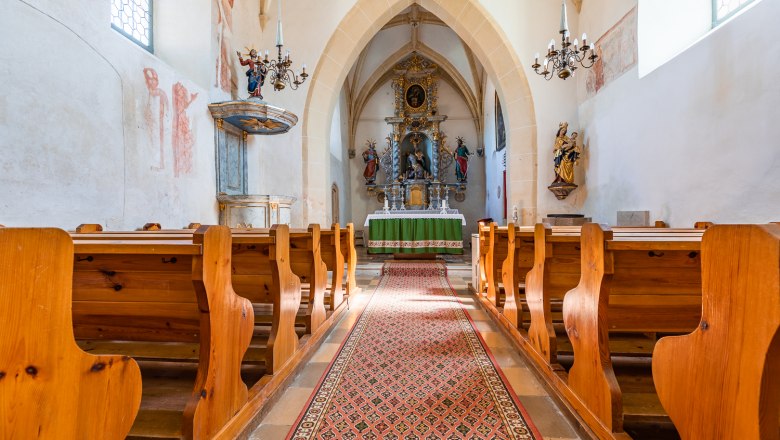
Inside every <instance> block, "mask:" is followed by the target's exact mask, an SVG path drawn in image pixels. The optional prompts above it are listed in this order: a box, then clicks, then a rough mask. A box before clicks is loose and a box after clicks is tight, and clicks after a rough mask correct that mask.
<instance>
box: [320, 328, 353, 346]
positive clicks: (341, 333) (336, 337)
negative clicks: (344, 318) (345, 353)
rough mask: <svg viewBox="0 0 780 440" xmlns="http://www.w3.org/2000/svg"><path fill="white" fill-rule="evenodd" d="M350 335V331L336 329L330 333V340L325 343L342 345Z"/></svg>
mask: <svg viewBox="0 0 780 440" xmlns="http://www.w3.org/2000/svg"><path fill="white" fill-rule="evenodd" d="M348 334H349V329H347V328H338V327H336V328H334V329H333V330H331V331H330V334H329V335H328V338H327V339H325V342H330V343H333V344H340V343H341V342H342V341H344V338H346V337H347V335H348Z"/></svg>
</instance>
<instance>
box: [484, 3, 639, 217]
mask: <svg viewBox="0 0 780 440" xmlns="http://www.w3.org/2000/svg"><path fill="white" fill-rule="evenodd" d="M588 1H590V0H588ZM610 1H614V2H615V3H619V2H621V1H624V0H610ZM480 3H482V6H483V7H484V8H485V9H486V10H487V11H488V12H489V13H490V15H491V16H492V18H493V19H494V20H496V22H497V23H498V24H499V26H500V27H501V29H502V30H503V32H504V33H505V34H506V36H507V39H508V40H509V41H510V42H511V43H512V47H513V48H514V50H515V52H516V53H517V55H518V57H519V58H520V61H521V62H522V63H523V66H524V67H525V73H526V75H527V76H528V83H529V86H530V89H531V96H532V99H533V109H534V115H535V118H536V129H537V135H536V139H530V140H526V139H522V140H519V142H531V143H536V151H537V157H536V158H528V157H523V156H520V155H517V154H509V153H508V158H509V160H508V163H507V180H508V182H507V185H510V188H512V187H515V188H517V187H518V185H525V184H527V182H525V181H526V179H528V176H530V175H533V174H534V172H535V171H536V172H537V174H536V175H537V179H538V180H537V185H536V194H537V216H536V217H537V220H541V218H542V217H544V216H546V215H547V214H549V213H578V212H581V210H582V209H581V207H582V204H583V200H582V196H583V194H576V193H577V192H578V191H580V189H582V188H580V189H577V190H576V191H575V192H574V193H572V195H571V196H569V198H567V199H566V200H564V201H560V200H557V199H556V198H555V196H554V195H553V194H552V193H551V192H550V191H549V190H548V189H547V185H549V184H550V183H552V181H553V180H554V179H555V173H554V172H553V170H552V165H551V164H552V150H553V142H554V140H555V132H556V131H557V129H558V124H559V123H560V122H562V121H568V122H569V127H570V128H571V129H574V128H576V127H578V126H579V121H578V114H577V103H576V93H577V86H576V81H575V80H573V79H569V80H566V81H562V80H560V79H558V78H557V77H556V78H553V79H551V80H550V81H545V80H544V78H542V77H541V76H539V75H537V74H536V73H534V71H533V69H531V67H530V66H531V64H532V63H531V62H532V60H533V56H534V54H535V53H536V52H540V55H541V56H542V57H543V56H544V53H545V52H546V48H547V45H548V44H549V43H550V40H551V39H553V38H554V39H555V40H556V46H559V45H560V34H559V33H558V29H559V24H560V14H561V3H560V2H559V1H544V2H540V1H536V0H490V1H481V2H480ZM585 3H587V1H586V2H585ZM566 4H567V9H568V17H569V28H570V32H571V35H572V36H578V35H580V34H581V33H582V31H583V30H585V31H586V32H590V31H589V30H587V29H583V30H581V29H580V26H578V20H579V19H578V13H577V9H576V7H575V6H574V3H573V2H572V1H567V2H566ZM577 76H579V73H578V74H577ZM490 79H491V80H492V81H493V82H494V83H495V80H496V78H490ZM498 93H499V97H501V96H502V91H501V90H499V91H498ZM486 99H488V100H489V102H492V99H491V98H490V97H489V96H486ZM502 103H503V105H504V111H505V114H506V106H507V105H509V103H507V102H506V100H505V99H504V100H502ZM486 110H487V108H486ZM486 118H487V115H486ZM486 124H487V122H486ZM517 128H521V127H512V126H510V125H507V126H506V129H507V131H509V130H513V129H517ZM487 131H488V127H487V125H486V127H485V132H486V133H487ZM570 131H571V130H570ZM509 142H510V143H509V145H507V149H508V150H509V151H512V150H515V149H517V150H520V148H521V147H520V145H512V143H511V140H510V141H509ZM487 145H488V144H486V151H489V147H488V146H487ZM548 164H549V165H548ZM511 182H514V183H511ZM493 186H496V185H493ZM493 191H495V188H493ZM583 192H584V191H583ZM507 196H508V197H509V199H510V202H509V206H508V211H509V212H508V213H507V215H508V216H509V217H510V218H511V216H512V214H511V210H512V206H513V205H518V206H519V208H521V209H522V208H524V207H527V206H528V203H529V201H526V200H520V199H518V198H517V197H513V195H512V193H511V191H509V192H508V194H507ZM501 214H503V208H502V211H501ZM493 218H494V219H495V218H500V217H493Z"/></svg>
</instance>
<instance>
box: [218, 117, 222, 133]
mask: <svg viewBox="0 0 780 440" xmlns="http://www.w3.org/2000/svg"><path fill="white" fill-rule="evenodd" d="M222 122H223V121H222V118H217V130H222Z"/></svg>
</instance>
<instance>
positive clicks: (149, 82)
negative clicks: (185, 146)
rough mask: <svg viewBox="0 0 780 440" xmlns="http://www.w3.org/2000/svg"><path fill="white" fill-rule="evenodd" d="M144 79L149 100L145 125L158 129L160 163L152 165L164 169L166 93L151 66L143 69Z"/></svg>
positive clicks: (151, 128)
mask: <svg viewBox="0 0 780 440" xmlns="http://www.w3.org/2000/svg"><path fill="white" fill-rule="evenodd" d="M144 79H145V80H146V88H147V89H149V102H148V103H147V104H146V113H145V119H146V126H147V127H148V128H149V130H150V131H151V130H154V126H155V125H157V126H158V127H159V131H160V165H159V166H158V167H153V168H155V169H158V170H163V169H165V114H166V110H167V109H168V107H169V105H170V104H169V103H168V95H166V94H165V92H164V91H162V89H160V87H159V86H160V80H159V78H158V77H157V72H156V71H155V70H154V69H152V68H151V67H147V68H145V69H144ZM155 99H157V100H158V101H159V102H158V103H157V107H158V109H159V115H158V117H157V120H156V121H155V117H154V101H155Z"/></svg>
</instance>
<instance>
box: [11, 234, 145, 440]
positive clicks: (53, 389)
mask: <svg viewBox="0 0 780 440" xmlns="http://www.w3.org/2000/svg"><path fill="white" fill-rule="evenodd" d="M72 273H73V242H72V240H71V239H70V237H68V235H67V233H65V232H64V231H61V230H58V229H21V228H20V229H16V228H3V229H1V230H0V280H2V282H0V321H1V322H3V332H2V333H3V334H2V338H0V418H1V419H2V423H0V438H7V439H12V438H14V439H16V438H19V439H21V438H58V439H84V438H124V437H125V436H126V435H127V433H128V432H129V431H130V427H131V426H132V424H133V420H134V419H135V416H136V414H137V412H138V408H139V405H140V402H141V374H140V371H139V369H138V364H136V362H135V361H134V360H132V359H130V358H127V357H123V356H93V355H91V354H87V353H84V352H83V351H82V350H81V349H80V348H78V346H76V343H75V341H74V340H73V327H72V319H71V311H70V309H71V292H72V286H71V280H72Z"/></svg>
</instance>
